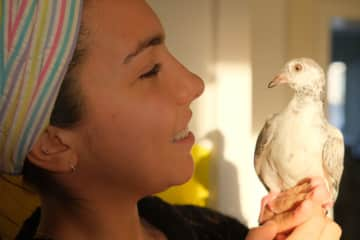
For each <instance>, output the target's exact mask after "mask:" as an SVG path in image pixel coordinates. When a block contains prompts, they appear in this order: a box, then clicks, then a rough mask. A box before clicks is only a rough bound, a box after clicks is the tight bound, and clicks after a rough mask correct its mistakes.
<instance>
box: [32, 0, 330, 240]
mask: <svg viewBox="0 0 360 240" xmlns="http://www.w3.org/2000/svg"><path fill="white" fill-rule="evenodd" d="M134 13H136V14H134ZM83 22H84V23H85V26H86V28H87V29H88V31H89V36H88V38H87V39H86V41H85V44H86V46H87V47H86V49H87V52H86V55H85V57H84V60H83V61H82V63H81V65H80V66H78V68H77V70H76V71H77V76H78V77H77V79H78V80H79V83H80V89H81V94H82V96H83V97H84V99H83V100H84V101H83V102H84V114H83V118H82V120H81V122H80V123H79V124H77V125H76V126H75V127H73V128H71V129H61V128H56V127H53V126H49V127H48V128H47V130H46V131H45V132H44V133H43V134H42V135H41V137H40V138H39V139H38V141H37V142H36V144H35V145H34V147H33V149H32V150H31V152H30V153H29V155H28V158H29V160H30V161H31V162H32V163H34V164H36V165H37V166H40V167H42V168H44V169H47V170H49V171H51V172H52V176H53V177H54V179H55V180H56V181H57V182H58V183H59V185H61V186H63V187H64V189H65V190H66V193H67V194H68V195H69V196H70V197H71V199H73V201H66V202H64V201H63V199H61V198H57V197H54V196H49V195H46V194H42V195H41V200H42V218H41V223H40V227H39V229H40V230H39V231H40V232H42V233H44V234H45V235H49V236H52V237H53V238H55V239H134V240H143V239H165V235H164V234H163V233H162V232H161V231H159V230H158V229H156V228H154V227H153V226H151V225H150V224H149V223H147V222H146V221H144V220H143V219H140V217H139V215H138V211H137V205H136V203H137V201H138V200H139V199H140V198H142V197H144V196H146V195H149V194H153V193H156V192H159V191H162V190H164V189H166V188H167V187H169V186H172V185H176V184H181V183H184V182H185V181H187V180H188V179H189V178H190V177H191V175H192V171H193V161H192V158H191V155H190V150H191V146H192V145H193V143H194V139H193V137H192V136H191V135H190V137H188V138H187V139H186V141H182V142H179V141H174V137H175V135H176V134H177V133H179V132H180V131H181V130H183V129H185V128H186V127H187V125H188V123H189V121H190V119H191V115H192V113H191V110H190V104H191V103H192V102H193V101H194V100H195V99H196V98H197V97H199V96H200V95H201V94H202V92H203V90H204V84H203V82H202V80H201V79H200V78H199V77H197V76H196V75H194V74H193V73H191V72H190V71H189V70H187V69H186V68H185V67H184V66H183V65H181V64H180V63H179V62H178V61H177V60H176V59H175V58H174V57H173V56H172V55H171V53H170V52H169V51H168V50H167V48H166V45H165V43H164V38H165V36H164V30H163V28H162V26H161V24H160V22H159V20H158V18H157V17H156V15H155V14H154V13H153V11H152V10H151V9H150V8H149V7H148V5H147V4H146V3H145V2H144V1H142V0H102V1H90V2H87V5H86V8H85V9H84V13H83ZM144 41H145V42H147V43H150V44H145V45H144V44H143V48H141V50H139V49H138V46H139V44H140V43H143V42H144ZM137 50H139V51H137ZM134 53H136V54H134ZM129 56H132V57H129ZM159 65H160V66H161V67H160V68H159V69H157V66H159ZM156 70H159V71H158V72H157V71H156ZM73 167H75V169H76V170H75V171H74V172H72V168H73ZM289 199H290V200H289V201H291V198H290V197H289ZM279 211H280V210H279ZM282 212H283V211H280V213H277V216H278V215H279V216H283V219H281V218H279V219H281V220H278V219H276V218H274V216H272V217H271V219H274V221H273V222H274V223H276V224H275V225H271V223H270V225H266V224H265V225H266V227H265V225H264V226H263V227H261V228H259V229H254V230H252V231H251V232H250V236H249V238H248V240H251V239H255V238H256V239H259V237H260V239H265V238H261V237H262V236H264V235H263V234H267V235H271V234H275V235H276V233H277V232H279V231H280V230H284V228H282V229H280V226H288V227H286V228H285V229H288V228H289V226H290V227H291V228H294V227H296V226H297V225H298V224H299V221H297V222H296V221H294V219H293V218H291V217H289V216H288V215H286V214H285V215H281V214H283V213H282ZM284 212H285V210H284ZM311 212H312V211H311V210H309V209H308V210H306V211H300V213H301V214H299V215H300V216H302V219H303V221H302V222H301V223H303V222H306V221H307V220H308V219H310V218H311V217H309V216H312V215H311ZM306 214H307V215H306ZM303 215H304V216H305V215H306V216H305V217H304V216H303ZM304 219H305V220H304ZM281 221H283V222H286V223H287V224H288V225H284V224H281V223H282V222H281ZM269 226H270V228H269ZM272 226H276V228H274V227H272ZM274 229H275V230H274ZM299 231H300V230H299ZM300 234H301V231H300ZM275 235H274V236H275ZM253 236H255V238H252V237H253ZM269 239H270V238H269ZM271 239H272V238H271ZM329 239H331V238H329Z"/></svg>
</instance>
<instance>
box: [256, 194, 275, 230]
mask: <svg viewBox="0 0 360 240" xmlns="http://www.w3.org/2000/svg"><path fill="white" fill-rule="evenodd" d="M279 194H280V192H273V191H272V192H270V193H269V194H268V195H266V196H265V197H263V198H262V199H261V209H260V216H259V223H260V224H262V223H264V222H265V221H266V220H267V219H269V218H270V217H272V216H273V215H274V214H273V211H272V209H271V207H270V204H269V203H270V202H271V201H272V200H274V199H275V198H276V197H277V196H278V195H279Z"/></svg>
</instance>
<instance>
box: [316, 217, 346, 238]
mask: <svg viewBox="0 0 360 240" xmlns="http://www.w3.org/2000/svg"><path fill="white" fill-rule="evenodd" d="M341 233H342V230H341V228H340V226H339V225H338V224H336V223H335V222H333V221H331V220H329V219H327V222H326V225H325V227H324V230H323V232H322V233H321V238H320V240H331V239H340V237H341Z"/></svg>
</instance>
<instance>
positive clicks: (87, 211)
mask: <svg viewBox="0 0 360 240" xmlns="http://www.w3.org/2000/svg"><path fill="white" fill-rule="evenodd" d="M42 203H43V204H42V217H41V222H40V226H39V232H40V233H41V234H44V235H47V236H50V237H51V238H53V239H56V240H57V239H59V240H61V239H104V240H106V239H134V240H144V239H149V238H148V236H150V235H151V231H150V230H149V227H147V226H148V225H146V224H144V222H143V221H141V219H140V217H139V214H138V209H137V201H136V200H130V199H127V198H121V199H119V198H117V200H116V201H114V200H113V199H111V200H104V199H96V200H93V199H92V200H91V201H87V200H86V201H83V200H81V201H77V202H75V201H73V203H70V202H67V203H61V202H59V200H55V199H50V198H43V199H42ZM153 231H154V230H153Z"/></svg>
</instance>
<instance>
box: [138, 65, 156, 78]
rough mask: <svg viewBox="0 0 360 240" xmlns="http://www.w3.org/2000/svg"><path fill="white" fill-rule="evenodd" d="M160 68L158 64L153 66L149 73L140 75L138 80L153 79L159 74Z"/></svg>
mask: <svg viewBox="0 0 360 240" xmlns="http://www.w3.org/2000/svg"><path fill="white" fill-rule="evenodd" d="M160 68H161V65H160V64H158V63H157V64H155V65H154V66H153V68H152V69H151V70H150V71H148V72H146V73H144V74H142V75H141V76H140V79H144V78H151V77H155V76H156V75H157V74H158V73H159V71H160Z"/></svg>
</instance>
